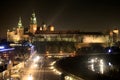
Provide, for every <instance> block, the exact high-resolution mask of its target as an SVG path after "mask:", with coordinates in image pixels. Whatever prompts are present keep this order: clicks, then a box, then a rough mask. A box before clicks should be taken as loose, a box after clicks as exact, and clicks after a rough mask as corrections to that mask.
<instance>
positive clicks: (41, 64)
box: [21, 56, 61, 80]
mask: <svg viewBox="0 0 120 80" xmlns="http://www.w3.org/2000/svg"><path fill="white" fill-rule="evenodd" d="M40 57H41V59H39V60H38V61H32V59H31V60H30V61H28V62H27V63H26V64H27V66H25V68H24V74H21V78H22V79H21V80H61V75H60V74H58V73H56V72H55V70H54V69H51V67H52V65H50V64H51V63H52V62H54V61H55V60H54V59H52V58H45V57H43V56H40Z"/></svg>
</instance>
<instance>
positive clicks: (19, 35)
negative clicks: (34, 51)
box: [7, 18, 29, 42]
mask: <svg viewBox="0 0 120 80" xmlns="http://www.w3.org/2000/svg"><path fill="white" fill-rule="evenodd" d="M28 39H29V36H28V35H26V34H24V27H23V25H22V21H21V18H19V21H18V25H17V28H13V30H12V31H10V30H8V31H7V40H8V41H13V42H18V41H22V40H28Z"/></svg>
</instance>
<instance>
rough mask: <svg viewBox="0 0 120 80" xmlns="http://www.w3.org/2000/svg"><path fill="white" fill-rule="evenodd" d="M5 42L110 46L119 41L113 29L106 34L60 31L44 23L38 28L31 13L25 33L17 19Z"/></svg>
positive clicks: (116, 32) (117, 31)
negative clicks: (56, 42)
mask: <svg viewBox="0 0 120 80" xmlns="http://www.w3.org/2000/svg"><path fill="white" fill-rule="evenodd" d="M7 40H8V41H13V42H19V41H23V40H27V41H30V42H35V41H40V42H44V41H48V42H50V41H52V42H53V41H66V42H75V43H105V44H107V45H108V44H110V45H111V44H113V43H114V42H117V41H118V40H119V30H118V29H115V30H112V31H110V32H108V33H107V32H81V31H79V30H76V31H74V30H67V31H60V30H55V27H54V26H52V25H50V26H47V25H46V24H44V23H43V24H42V25H41V26H40V27H38V25H37V19H36V15H35V13H34V12H33V13H32V16H31V19H30V25H29V27H28V29H27V31H25V28H24V27H23V25H22V20H21V18H19V21H18V25H17V27H16V28H13V30H12V31H10V30H8V31H7Z"/></svg>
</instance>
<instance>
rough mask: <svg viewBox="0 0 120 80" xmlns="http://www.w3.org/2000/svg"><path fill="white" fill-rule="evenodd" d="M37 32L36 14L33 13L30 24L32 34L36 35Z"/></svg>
mask: <svg viewBox="0 0 120 80" xmlns="http://www.w3.org/2000/svg"><path fill="white" fill-rule="evenodd" d="M36 30H37V20H36V16H35V13H34V12H33V14H32V17H31V22H30V32H31V33H33V34H35V32H36Z"/></svg>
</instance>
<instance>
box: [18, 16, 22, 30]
mask: <svg viewBox="0 0 120 80" xmlns="http://www.w3.org/2000/svg"><path fill="white" fill-rule="evenodd" d="M18 27H19V28H21V27H22V20H21V17H19V21H18Z"/></svg>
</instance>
